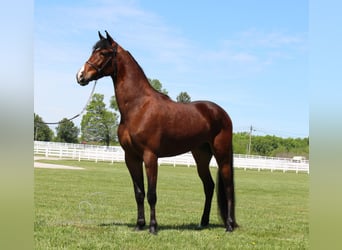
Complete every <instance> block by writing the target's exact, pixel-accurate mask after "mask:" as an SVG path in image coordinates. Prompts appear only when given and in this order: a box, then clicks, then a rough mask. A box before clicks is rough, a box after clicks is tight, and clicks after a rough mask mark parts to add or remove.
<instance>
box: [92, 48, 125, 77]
mask: <svg viewBox="0 0 342 250" xmlns="http://www.w3.org/2000/svg"><path fill="white" fill-rule="evenodd" d="M112 49H113V52H112V53H111V55H110V56H109V57H108V59H107V60H106V61H105V63H104V64H103V65H102V67H100V68H99V67H98V66H96V65H95V64H93V63H91V62H89V61H86V64H89V65H90V66H91V67H92V68H94V69H95V70H96V72H97V73H98V74H101V73H102V71H103V70H104V68H105V67H106V66H107V65H108V63H109V62H110V61H111V60H112V59H113V60H114V79H116V75H117V65H116V53H117V49H118V44H115V47H112Z"/></svg>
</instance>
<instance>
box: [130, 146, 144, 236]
mask: <svg viewBox="0 0 342 250" xmlns="http://www.w3.org/2000/svg"><path fill="white" fill-rule="evenodd" d="M125 162H126V165H127V168H128V170H129V173H130V174H131V177H132V181H133V187H134V194H135V200H136V203H137V210H138V215H137V224H136V228H135V229H136V230H142V229H143V228H144V226H145V224H146V222H145V211H144V199H145V189H144V174H143V168H142V160H140V159H139V158H137V157H136V156H135V155H130V154H128V153H127V152H126V153H125Z"/></svg>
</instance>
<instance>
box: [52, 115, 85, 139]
mask: <svg viewBox="0 0 342 250" xmlns="http://www.w3.org/2000/svg"><path fill="white" fill-rule="evenodd" d="M56 132H57V138H56V141H60V142H69V143H77V142H78V139H77V136H78V133H79V132H80V130H79V129H78V128H77V127H76V126H75V124H74V123H73V122H72V121H69V120H68V119H67V118H64V119H63V120H62V121H60V123H59V125H58V126H57V127H56Z"/></svg>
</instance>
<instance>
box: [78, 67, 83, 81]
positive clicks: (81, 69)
mask: <svg viewBox="0 0 342 250" xmlns="http://www.w3.org/2000/svg"><path fill="white" fill-rule="evenodd" d="M83 71H84V65H83V66H82V68H80V70H79V71H78V73H77V79H78V80H80V79H81V76H82V75H83Z"/></svg>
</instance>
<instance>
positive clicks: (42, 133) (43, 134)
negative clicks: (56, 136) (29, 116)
mask: <svg viewBox="0 0 342 250" xmlns="http://www.w3.org/2000/svg"><path fill="white" fill-rule="evenodd" d="M33 138H34V140H35V141H51V140H52V138H53V131H52V130H51V129H50V128H49V126H48V125H46V124H45V123H44V121H43V119H42V118H41V117H40V116H39V115H37V114H34V130H33Z"/></svg>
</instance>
